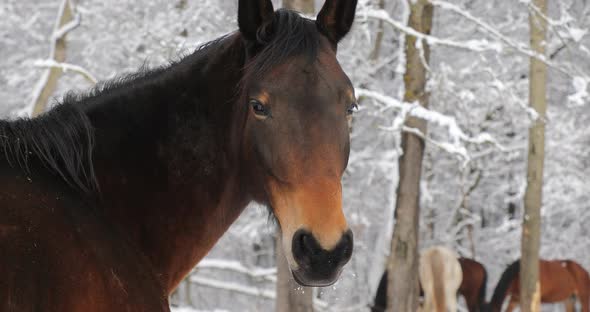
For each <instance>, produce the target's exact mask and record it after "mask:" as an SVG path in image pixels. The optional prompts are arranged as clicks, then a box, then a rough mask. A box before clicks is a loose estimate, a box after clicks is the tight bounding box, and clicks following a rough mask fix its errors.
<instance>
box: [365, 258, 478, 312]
mask: <svg viewBox="0 0 590 312" xmlns="http://www.w3.org/2000/svg"><path fill="white" fill-rule="evenodd" d="M459 264H460V265H461V271H462V272H463V278H462V279H461V286H460V287H459V294H460V295H462V296H463V297H464V298H465V303H466V304H467V310H468V311H469V312H479V311H480V310H481V308H482V306H483V305H484V304H485V297H486V283H487V272H486V269H485V267H484V266H483V265H482V264H481V263H479V262H477V261H475V260H473V259H469V258H459ZM387 274H388V273H387V271H385V273H383V276H382V277H381V280H380V281H379V286H378V287H377V293H376V294H375V300H374V302H373V306H372V307H371V311H373V312H383V311H385V308H386V306H387ZM420 296H424V291H423V290H422V285H420Z"/></svg>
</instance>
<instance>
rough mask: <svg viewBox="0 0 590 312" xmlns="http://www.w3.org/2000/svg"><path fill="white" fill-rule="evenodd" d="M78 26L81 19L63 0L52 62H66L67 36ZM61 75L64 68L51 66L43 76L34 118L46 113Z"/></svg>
mask: <svg viewBox="0 0 590 312" xmlns="http://www.w3.org/2000/svg"><path fill="white" fill-rule="evenodd" d="M78 24H79V17H78V16H76V15H75V14H74V12H73V10H72V4H71V3H70V0H63V1H62V3H61V5H60V8H59V15H58V18H57V21H56V24H55V27H54V31H53V35H52V39H53V42H52V46H51V52H50V56H49V59H50V60H51V61H55V62H56V63H62V62H64V61H65V60H66V34H67V33H68V32H69V31H70V30H72V29H73V28H75V27H76V26H78ZM61 73H62V68H60V67H59V66H51V67H50V68H49V69H47V71H46V72H45V73H44V74H43V77H42V79H41V80H40V81H39V87H38V90H39V91H38V92H36V95H35V96H34V99H33V104H32V107H33V111H32V115H33V116H36V115H39V114H41V113H43V112H44V111H45V107H46V106H47V101H48V100H49V97H50V96H51V95H52V94H53V91H54V90H55V87H56V85H57V81H58V80H59V77H60V76H61Z"/></svg>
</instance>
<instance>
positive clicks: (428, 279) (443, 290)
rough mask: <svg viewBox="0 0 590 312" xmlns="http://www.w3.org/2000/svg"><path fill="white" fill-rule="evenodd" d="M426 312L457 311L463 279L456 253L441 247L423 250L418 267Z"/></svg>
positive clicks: (423, 309)
mask: <svg viewBox="0 0 590 312" xmlns="http://www.w3.org/2000/svg"><path fill="white" fill-rule="evenodd" d="M418 271H419V272H418V273H419V275H420V284H421V285H422V288H423V289H424V305H423V308H422V311H425V312H447V311H451V312H455V311H457V291H458V290H459V286H460V285H461V280H462V279H463V273H462V272H461V265H460V264H459V260H458V259H457V255H456V254H455V252H454V251H452V250H450V249H448V248H446V247H441V246H435V247H431V248H428V249H426V250H423V251H422V252H421V254H420V263H419V267H418Z"/></svg>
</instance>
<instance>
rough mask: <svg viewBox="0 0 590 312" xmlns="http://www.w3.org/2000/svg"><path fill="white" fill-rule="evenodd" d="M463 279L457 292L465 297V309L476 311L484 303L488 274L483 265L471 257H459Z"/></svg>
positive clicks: (471, 311) (470, 311)
mask: <svg viewBox="0 0 590 312" xmlns="http://www.w3.org/2000/svg"><path fill="white" fill-rule="evenodd" d="M459 263H460V264H461V271H462V272H463V279H462V280H461V286H460V287H459V293H460V294H461V295H463V297H464V298H465V303H466V304H467V310H469V312H478V311H480V309H481V307H482V306H483V304H484V303H485V298H486V283H487V279H488V274H487V272H486V269H485V267H484V266H483V265H482V264H481V263H479V262H477V261H475V260H472V259H469V258H459Z"/></svg>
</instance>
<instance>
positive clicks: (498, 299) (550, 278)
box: [490, 260, 590, 312]
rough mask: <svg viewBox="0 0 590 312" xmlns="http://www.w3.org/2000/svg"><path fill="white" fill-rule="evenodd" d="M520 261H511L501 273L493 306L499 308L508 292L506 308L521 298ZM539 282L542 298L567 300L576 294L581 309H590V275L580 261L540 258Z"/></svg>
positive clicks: (547, 300) (493, 308)
mask: <svg viewBox="0 0 590 312" xmlns="http://www.w3.org/2000/svg"><path fill="white" fill-rule="evenodd" d="M519 272H520V261H519V260H517V261H515V262H514V263H512V264H511V265H510V266H509V267H508V268H507V269H506V270H505V271H504V273H503V274H502V276H501V278H500V281H499V282H498V285H497V286H496V289H495V290H494V295H493V297H492V301H491V303H490V306H491V310H492V311H494V312H499V311H500V310H501V308H502V303H503V302H504V298H505V297H506V296H510V301H509V303H508V307H507V308H506V311H507V312H511V311H512V310H513V309H514V308H515V307H516V306H517V305H518V304H519V302H520V279H519ZM539 283H540V286H541V302H542V303H556V302H562V301H567V302H566V307H569V304H570V302H569V299H570V298H571V297H572V296H575V297H577V298H578V300H579V301H580V304H581V306H582V312H588V311H590V306H589V301H590V292H589V290H590V276H589V275H588V272H587V271H586V270H585V269H584V268H582V267H581V266H580V265H579V264H578V263H576V262H575V261H572V260H551V261H548V260H539Z"/></svg>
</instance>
